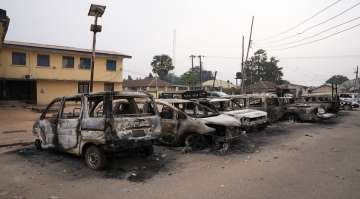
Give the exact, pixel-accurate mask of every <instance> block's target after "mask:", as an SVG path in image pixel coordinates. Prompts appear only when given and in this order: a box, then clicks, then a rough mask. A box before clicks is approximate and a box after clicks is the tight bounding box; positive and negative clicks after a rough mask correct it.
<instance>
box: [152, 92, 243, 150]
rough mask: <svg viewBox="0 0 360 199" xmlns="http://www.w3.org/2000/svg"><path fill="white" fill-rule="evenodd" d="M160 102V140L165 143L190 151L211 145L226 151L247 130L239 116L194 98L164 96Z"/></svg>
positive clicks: (157, 101) (158, 101)
mask: <svg viewBox="0 0 360 199" xmlns="http://www.w3.org/2000/svg"><path fill="white" fill-rule="evenodd" d="M156 105H157V107H158V110H159V113H160V117H161V126H162V132H161V136H160V139H159V141H160V142H161V143H162V144H165V145H169V146H185V149H186V150H198V149H203V148H205V147H207V146H209V145H211V146H215V147H217V148H219V149H220V150H222V151H226V150H227V149H228V148H229V146H230V144H231V143H232V142H234V141H236V140H237V139H239V138H241V134H242V133H243V132H242V131H241V128H240V127H241V124H240V122H239V121H237V120H236V119H235V118H233V117H231V116H228V115H224V114H220V113H218V112H217V111H214V110H212V109H210V108H208V107H206V106H203V105H201V104H198V103H196V102H193V101H190V100H184V99H161V100H156Z"/></svg>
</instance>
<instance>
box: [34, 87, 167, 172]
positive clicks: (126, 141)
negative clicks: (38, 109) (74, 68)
mask: <svg viewBox="0 0 360 199" xmlns="http://www.w3.org/2000/svg"><path fill="white" fill-rule="evenodd" d="M139 101H141V103H138V102H139ZM144 102H145V103H144ZM160 132H161V126H160V118H159V116H158V112H157V108H156V106H155V103H154V100H153V99H152V97H151V96H150V95H147V94H144V93H137V92H100V93H92V94H79V95H74V96H70V97H61V98H56V99H54V100H53V101H52V102H51V103H50V104H49V105H48V106H47V108H46V109H45V111H44V112H43V113H42V114H41V116H40V118H39V119H38V120H37V121H36V122H35V124H34V126H33V134H34V135H35V136H36V140H35V145H36V147H37V148H38V149H47V148H54V149H57V150H60V151H64V152H67V153H71V154H75V155H79V156H83V157H84V159H85V163H86V165H87V166H88V167H89V168H91V169H95V170H98V169H102V168H104V167H105V166H106V157H107V155H109V154H112V153H116V152H120V151H126V150H134V149H135V150H140V151H142V152H143V153H145V154H146V155H150V154H152V152H153V144H154V143H155V142H156V138H157V136H158V135H159V134H160Z"/></svg>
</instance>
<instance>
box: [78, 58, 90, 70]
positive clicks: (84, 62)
mask: <svg viewBox="0 0 360 199" xmlns="http://www.w3.org/2000/svg"><path fill="white" fill-rule="evenodd" d="M90 66H91V59H90V58H85V57H81V58H80V69H90Z"/></svg>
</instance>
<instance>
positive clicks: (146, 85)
mask: <svg viewBox="0 0 360 199" xmlns="http://www.w3.org/2000/svg"><path fill="white" fill-rule="evenodd" d="M188 89H189V88H188V86H184V85H174V84H170V83H169V82H166V81H164V80H161V79H155V78H146V79H140V80H125V81H124V90H125V91H142V92H148V93H150V94H152V95H153V96H154V97H158V96H159V94H160V93H161V92H165V91H166V92H171V91H181V90H188Z"/></svg>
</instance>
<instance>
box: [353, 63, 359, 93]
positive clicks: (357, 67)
mask: <svg viewBox="0 0 360 199" xmlns="http://www.w3.org/2000/svg"><path fill="white" fill-rule="evenodd" d="M355 74H356V78H355V86H354V87H355V92H359V90H358V89H357V87H358V83H359V66H356V71H355Z"/></svg>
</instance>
